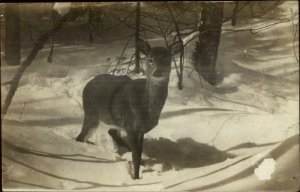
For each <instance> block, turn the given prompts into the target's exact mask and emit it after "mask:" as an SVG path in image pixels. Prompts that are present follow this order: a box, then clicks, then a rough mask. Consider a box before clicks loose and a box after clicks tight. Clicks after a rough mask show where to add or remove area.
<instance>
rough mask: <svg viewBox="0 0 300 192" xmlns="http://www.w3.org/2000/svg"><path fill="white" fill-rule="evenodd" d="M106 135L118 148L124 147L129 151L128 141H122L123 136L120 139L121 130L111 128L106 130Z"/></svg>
mask: <svg viewBox="0 0 300 192" xmlns="http://www.w3.org/2000/svg"><path fill="white" fill-rule="evenodd" d="M108 134H109V135H110V136H111V138H112V139H113V140H114V142H115V143H116V144H117V145H118V146H119V147H125V148H127V149H128V150H129V151H131V150H130V147H129V144H128V141H126V140H124V136H123V137H122V134H121V130H119V129H115V128H111V129H109V130H108Z"/></svg>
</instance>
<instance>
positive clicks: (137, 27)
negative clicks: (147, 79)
mask: <svg viewBox="0 0 300 192" xmlns="http://www.w3.org/2000/svg"><path fill="white" fill-rule="evenodd" d="M140 11H141V4H140V2H137V3H136V15H135V70H134V71H135V72H136V73H139V72H140V71H141V65H140V48H139V46H138V45H139V39H140Z"/></svg>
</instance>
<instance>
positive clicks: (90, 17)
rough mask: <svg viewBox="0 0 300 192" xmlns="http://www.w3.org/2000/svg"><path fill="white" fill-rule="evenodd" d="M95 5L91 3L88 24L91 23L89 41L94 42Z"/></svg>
mask: <svg viewBox="0 0 300 192" xmlns="http://www.w3.org/2000/svg"><path fill="white" fill-rule="evenodd" d="M92 6H93V5H89V7H88V17H89V18H88V25H89V41H90V43H92V42H93V41H94V37H93V19H94V10H93V9H94V8H93V7H92Z"/></svg>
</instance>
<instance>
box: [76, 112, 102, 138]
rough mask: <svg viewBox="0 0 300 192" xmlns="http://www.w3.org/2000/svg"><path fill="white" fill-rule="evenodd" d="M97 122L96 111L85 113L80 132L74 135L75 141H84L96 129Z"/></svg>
mask: <svg viewBox="0 0 300 192" xmlns="http://www.w3.org/2000/svg"><path fill="white" fill-rule="evenodd" d="M98 124H99V116H98V113H85V114H84V120H83V125H82V129H81V132H80V134H79V135H78V136H77V137H76V141H80V142H86V141H87V140H88V139H89V138H90V137H91V136H92V134H93V133H94V132H95V130H96V129H97V127H98Z"/></svg>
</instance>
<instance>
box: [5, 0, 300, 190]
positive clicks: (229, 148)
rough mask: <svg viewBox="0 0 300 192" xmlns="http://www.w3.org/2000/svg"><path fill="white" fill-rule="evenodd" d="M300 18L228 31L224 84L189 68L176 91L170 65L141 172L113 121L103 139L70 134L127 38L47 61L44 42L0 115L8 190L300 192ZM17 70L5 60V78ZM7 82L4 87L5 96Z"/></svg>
mask: <svg viewBox="0 0 300 192" xmlns="http://www.w3.org/2000/svg"><path fill="white" fill-rule="evenodd" d="M297 3H298V2H297V1H294V2H285V3H284V4H282V5H281V6H280V7H278V8H276V11H275V13H276V14H277V15H282V17H286V14H287V13H290V11H291V9H290V7H292V8H293V10H294V11H298V10H297V9H296V7H297ZM251 21H252V22H253V23H254V22H258V19H256V20H251ZM248 22H249V21H248ZM268 22H272V21H269V20H268V21H266V23H265V24H266V25H267V24H268ZM293 22H294V23H293ZM293 22H292V21H290V22H286V23H280V24H278V25H276V26H274V27H272V28H270V29H268V30H265V31H262V32H260V33H257V34H254V35H253V34H250V33H249V31H244V32H230V31H228V30H227V31H226V30H224V32H223V33H222V36H221V44H220V49H219V57H218V64H219V66H223V67H222V68H220V69H221V70H222V73H223V74H224V81H223V82H222V83H221V84H220V85H218V86H217V87H211V86H209V85H208V84H206V83H205V82H204V81H202V82H200V81H199V77H198V75H197V74H196V73H195V72H192V71H191V70H190V67H189V68H186V71H185V76H184V89H183V90H182V91H180V90H178V89H177V85H176V84H177V78H176V73H175V70H173V71H172V74H171V77H170V85H169V96H168V99H167V103H166V105H165V107H164V109H163V112H162V115H161V118H160V122H159V125H158V126H157V127H156V128H155V129H153V130H152V131H150V132H149V133H148V134H147V135H146V137H145V144H144V155H143V156H144V159H145V166H143V167H142V170H141V172H142V173H141V177H142V178H141V179H140V180H132V179H131V178H130V175H129V161H130V154H129V153H128V152H126V151H124V153H122V154H118V153H116V149H115V147H114V144H113V142H112V139H111V138H110V137H109V136H108V134H107V130H108V129H109V127H108V126H107V125H104V124H100V125H99V128H98V129H97V131H96V133H95V134H94V135H93V137H92V138H91V139H90V141H91V142H94V143H95V145H90V144H87V143H78V142H76V141H75V140H74V138H75V137H76V136H77V134H78V133H79V131H80V129H81V125H82V119H83V110H82V104H81V92H82V90H83V87H84V86H85V84H86V82H87V81H88V80H89V79H90V78H91V77H93V76H94V75H96V74H100V73H106V72H107V71H108V70H109V69H111V64H114V63H115V59H114V58H116V57H118V56H119V55H120V53H121V52H122V47H123V46H124V42H113V43H107V44H98V45H97V44H87V45H81V46H63V45H57V46H56V47H55V49H54V55H53V57H54V62H53V63H51V64H49V63H47V61H46V60H47V59H46V58H47V56H48V53H49V49H44V50H42V51H41V52H40V53H39V55H38V56H37V58H36V59H35V60H34V62H33V63H32V65H31V66H30V67H29V68H28V70H27V71H26V72H25V74H24V76H23V78H22V80H21V83H20V87H19V88H18V90H17V93H16V95H15V97H14V99H13V102H12V105H11V108H10V110H9V112H8V115H7V116H6V117H5V120H4V121H3V122H2V178H3V181H2V184H3V187H4V189H7V190H9V189H27V190H29V191H32V190H40V189H55V190H59V189H66V190H71V189H76V190H94V191H142V190H145V191H159V190H170V191H183V190H192V191H200V190H208V191H249V190H291V191H296V189H299V188H297V187H299V180H300V174H299V168H300V167H299V87H298V86H299V82H298V79H297V77H298V73H299V64H298V63H297V62H296V60H295V55H294V53H295V52H296V53H297V52H298V50H296V51H295V52H294V48H298V46H299V45H298V43H299V41H298V38H299V37H298V36H296V41H295V42H294V33H293V24H295V23H296V22H298V18H296V19H295V20H294V21H293ZM240 25H241V26H238V27H242V26H243V23H240ZM253 25H254V24H253ZM244 26H245V24H244ZM224 29H230V26H229V24H227V23H226V24H225V25H224ZM150 42H151V41H150ZM112 47H113V48H112ZM192 47H193V46H192V45H191V46H189V47H188V49H187V52H189V51H190V50H191V49H192ZM129 52H130V51H129ZM27 54H28V52H26V51H25V52H24V53H23V55H24V56H26V55H27ZM186 55H187V59H186V61H187V63H189V62H190V60H189V54H186ZM126 56H127V58H130V55H129V54H128V55H126ZM298 57H299V56H298ZM221 64H222V65H221ZM187 66H188V64H187ZM15 70H16V68H15V67H9V66H1V81H6V80H9V79H10V78H11V77H12V75H14V72H15ZM295 74H296V75H295ZM7 91H8V88H7V87H5V86H2V87H1V101H2V104H3V101H4V99H5V96H6V93H7ZM263 162H266V163H263ZM268 162H269V163H268ZM270 162H273V164H272V163H270ZM274 162H275V164H274ZM264 173H269V174H267V175H266V176H264ZM269 176H270V178H268V177H269ZM264 178H267V179H266V180H264Z"/></svg>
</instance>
